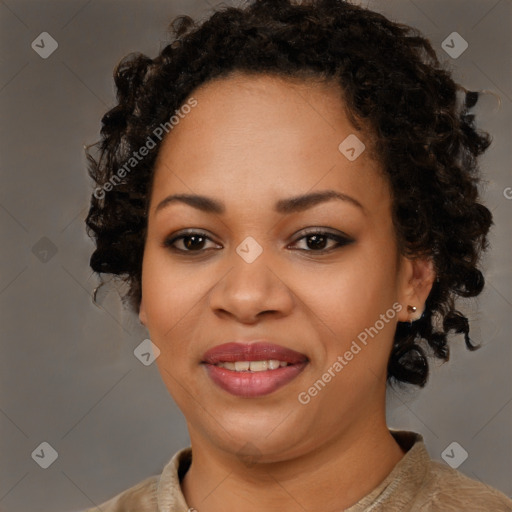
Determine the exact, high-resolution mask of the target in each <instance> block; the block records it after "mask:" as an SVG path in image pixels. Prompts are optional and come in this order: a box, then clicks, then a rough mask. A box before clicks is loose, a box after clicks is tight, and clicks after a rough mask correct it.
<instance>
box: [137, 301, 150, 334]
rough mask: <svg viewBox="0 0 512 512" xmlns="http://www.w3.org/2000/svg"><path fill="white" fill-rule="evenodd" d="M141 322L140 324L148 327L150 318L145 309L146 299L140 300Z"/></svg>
mask: <svg viewBox="0 0 512 512" xmlns="http://www.w3.org/2000/svg"><path fill="white" fill-rule="evenodd" d="M139 320H140V323H141V324H142V325H143V326H144V327H146V324H147V321H148V317H147V316H146V308H145V307H144V298H141V299H140V306H139Z"/></svg>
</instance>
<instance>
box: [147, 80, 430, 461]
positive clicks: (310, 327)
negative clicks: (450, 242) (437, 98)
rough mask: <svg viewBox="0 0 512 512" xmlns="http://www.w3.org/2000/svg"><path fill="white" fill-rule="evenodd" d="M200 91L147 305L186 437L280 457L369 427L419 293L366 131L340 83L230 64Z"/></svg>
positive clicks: (175, 141)
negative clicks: (402, 325)
mask: <svg viewBox="0 0 512 512" xmlns="http://www.w3.org/2000/svg"><path fill="white" fill-rule="evenodd" d="M193 97H194V98H195V99H196V101H197V106H195V107H194V108H193V109H191V112H190V113H189V114H187V115H186V116H185V117H184V118H183V119H182V120H180V122H179V124H178V125H177V126H175V127H174V129H173V130H172V131H171V132H170V134H169V135H168V136H167V138H166V139H165V140H164V142H163V144H162V146H161V148H160V153H159V156H158V160H157V164H156V168H155V177H154V184H153V190H152V196H151V201H150V209H149V217H148V234H147V240H146V246H145V253H144V261H143V277H142V296H143V298H142V303H141V309H140V318H141V321H142V322H143V323H144V324H145V325H146V326H147V328H148V330H149V333H150V337H151V340H152V341H153V343H154V344H155V345H156V346H157V347H158V348H159V349H160V351H161V354H160V356H159V357H158V359H157V364H158V366H159V370H160V372H161V374H162V377H163V380H164V382H165V384H166V386H167V388H168V389H169V392H170V393H171V394H172V396H173V397H174V399H175V400H176V402H177V404H178V405H179V407H180V408H181V410H182V411H183V413H184V415H185V417H186V420H187V423H188V426H189V431H190V436H191V439H192V444H194V442H196V443H200V442H202V443H205V442H206V443H209V444H210V445H213V446H215V447H216V448H218V449H220V450H223V451H224V452H230V453H234V454H236V453H239V454H241V453H243V451H244V450H248V448H247V447H248V446H250V447H251V448H250V450H249V451H252V452H253V453H257V454H258V457H261V459H262V460H268V461H276V460H285V459H288V458H290V457H295V456H300V455H301V454H303V453H306V452H307V451H309V450H312V449H316V448H318V446H320V445H322V444H324V443H329V442H332V441H334V440H335V438H336V437H337V436H341V435H348V433H349V432H361V431H362V430H364V429H368V428H371V425H374V424H377V423H378V422H381V421H382V418H383V417H384V414H383V409H384V395H385V380H386V367H387V361H388V357H389V354H390V351H391V346H392V340H393V334H394V331H395V328H396V323H397V321H407V320H408V319H409V318H410V314H409V313H407V305H408V304H412V305H416V306H418V308H420V307H421V306H422V303H421V301H422V300H423V301H424V300H425V298H426V294H427V293H428V290H427V289H426V288H425V286H424V285H423V284H421V283H423V282H424V279H423V277H424V274H425V272H424V271H423V270H422V263H421V262H415V263H413V262H411V261H409V260H407V259H405V258H403V257H401V256H400V255H399V254H398V251H397V245H396V241H395V232H394V228H393V224H392V219H391V198H390V189H389V187H388V184H387V182H386V180H385V178H384V177H383V176H382V175H381V172H380V167H379V164H378V163H377V162H376V161H374V160H372V159H371V158H370V156H369V146H370V141H369V140H368V139H367V135H366V134H365V133H360V132H358V131H356V130H355V128H354V127H353V126H352V125H351V124H350V122H349V121H348V119H347V117H346V115H345V113H344V108H343V103H342V100H341V98H340V93H339V91H338V89H337V88H336V86H334V85H330V86H328V85H320V84H313V83H306V82H298V81H295V82H292V81H289V80H283V79H278V78H272V77H269V76H248V75H242V74H239V75H236V76H232V77H230V78H224V79H221V80H218V81H214V82H210V83H207V84H206V85H204V86H202V87H201V88H199V89H198V90H196V91H195V92H194V94H193ZM347 137H350V138H349V139H348V140H347V141H346V142H345V143H344V144H342V145H341V147H340V144H341V143H342V142H343V141H345V139H347ZM355 137H357V139H356V138H355ZM358 139H359V141H358ZM361 142H362V143H364V144H365V145H366V146H367V149H366V150H363V151H362V152H361V150H362V148H363V146H362V145H361ZM359 153H360V154H359ZM358 154H359V155H358ZM174 195H181V196H182V198H181V199H180V198H179V197H178V198H174V199H172V198H171V197H172V196H174ZM183 195H185V196H186V197H185V198H183ZM187 198H188V199H187ZM424 268H427V266H426V263H425V264H424ZM424 288H425V289H424ZM427 288H428V286H427ZM250 361H253V363H254V364H252V363H251V362H250ZM257 361H266V363H261V362H260V363H257ZM248 368H249V369H248ZM315 383H316V384H315ZM244 446H245V448H243V447H244Z"/></svg>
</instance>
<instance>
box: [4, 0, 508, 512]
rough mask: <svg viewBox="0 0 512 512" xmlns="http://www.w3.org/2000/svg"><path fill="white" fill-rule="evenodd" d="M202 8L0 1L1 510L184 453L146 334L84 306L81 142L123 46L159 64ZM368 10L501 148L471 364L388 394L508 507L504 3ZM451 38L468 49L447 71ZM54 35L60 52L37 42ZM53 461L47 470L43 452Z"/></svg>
mask: <svg viewBox="0 0 512 512" xmlns="http://www.w3.org/2000/svg"><path fill="white" fill-rule="evenodd" d="M212 6H213V0H212V4H210V2H208V1H207V0H196V1H185V0H181V1H177V0H151V1H146V2H142V1H131V0H128V1H127V0H124V1H121V0H80V1H75V0H72V1H70V0H68V1H64V0H45V1H36V0H32V1H29V0H27V1H25V0H3V1H0V25H1V26H0V37H1V43H0V62H1V69H0V73H1V74H0V105H1V127H2V133H1V137H0V155H1V159H0V173H1V188H0V226H1V229H2V237H1V245H2V251H1V256H0V257H1V261H0V269H1V270H0V318H1V327H2V329H1V349H2V357H1V358H0V454H1V455H0V460H1V463H0V510H1V511H4V512H5V511H7V512H22V511H23V512H26V511H28V510H30V511H31V512H37V511H41V512H50V511H52V512H59V511H62V512H64V511H68V512H71V511H78V510H81V509H84V508H86V507H91V506H93V505H95V504H99V503H101V502H102V501H104V500H105V499H107V498H109V497H111V496H113V495H114V494H116V493H118V492H120V491H122V490H123V489H126V488H127V487H129V486H131V485H133V484H135V483H136V482H138V481H140V480H142V479H143V478H145V477H147V476H149V475H151V474H156V473H159V472H160V471H161V469H162V467H163V465H164V464H165V463H166V462H167V461H168V460H169V458H170V457H171V456H172V454H173V453H174V452H175V451H177V450H178V449H180V448H182V447H183V446H185V445H187V444H188V437H187V433H186V429H185V423H184V420H183V418H182V416H181V414H180V412H179V410H178V409H177V408H176V406H175V405H174V403H173V401H172V399H171V398H170V397H169V395H168V394H167V391H166V389H165V387H164V385H163V384H162V382H161V381H160V377H159V374H158V371H157V368H156V366H155V365H154V364H153V365H151V366H144V365H143V364H141V363H140V362H139V360H138V359H136V358H135V357H134V354H133V350H134V349H135V347H136V346H137V345H138V344H139V343H140V342H141V341H142V340H143V339H144V338H146V337H147V336H146V332H145V331H144V329H143V328H142V327H141V326H139V325H138V321H137V318H136V317H135V316H134V315H131V314H129V313H128V312H126V311H124V310H123V308H122V305H121V302H120V298H119V291H118V290H117V289H116V287H115V286H107V287H105V288H104V289H102V293H101V294H100V297H99V301H100V303H101V305H102V307H101V308H99V307H97V306H95V305H93V304H92V301H91V292H92V290H93V289H94V288H95V286H96V285H97V280H96V278H95V276H94V275H93V274H92V272H91V270H90V269H89V267H88V259H89V256H90V253H91V251H92V249H93V245H92V242H91V241H90V240H89V239H88V238H87V236H86V234H85V231H84V218H85V215H86V213H87V208H88V199H89V194H90V191H91V186H92V185H91V183H90V181H89V179H88V177H87V175H86V171H85V158H84V154H83V149H82V147H83V145H84V144H87V143H92V142H94V141H96V140H97V138H98V136H99V126H100V118H101V116H102V114H103V113H104V112H105V111H106V110H107V109H108V108H110V107H112V106H113V105H114V104H115V99H114V92H113V81H112V78H111V77H112V70H113V67H114V65H115V64H116V63H117V62H118V61H119V59H120V58H121V57H123V56H124V55H126V54H127V53H129V52H131V51H142V52H144V53H146V54H149V55H150V56H155V55H156V53H157V52H158V50H159V49H160V47H161V45H162V44H164V41H165V39H166V28H167V23H168V22H169V21H170V20H171V18H172V17H173V16H175V15H177V14H181V13H187V14H191V15H193V16H197V15H199V16H200V17H205V16H207V15H208V13H209V11H210V9H211V7H212ZM369 6H370V7H372V8H374V9H376V10H379V11H381V12H383V13H384V14H386V15H388V16H389V17H391V18H393V19H395V20H398V21H402V22H405V23H409V24H412V25H414V26H416V27H418V28H419V29H420V30H422V31H423V32H424V33H425V34H426V35H427V36H428V37H430V38H431V40H432V42H433V44H434V46H435V47H436V50H437V51H438V54H439V56H440V58H442V59H443V60H444V61H447V62H449V64H450V66H451V67H452V69H453V70H454V72H455V76H456V78H457V79H458V80H459V81H462V82H463V83H464V84H465V85H466V86H467V87H468V88H471V89H487V90H491V91H493V93H495V94H497V95H498V96H499V97H500V98H501V106H499V105H498V101H497V100H496V99H495V97H494V96H491V95H488V96H486V97H485V98H484V100H483V101H482V103H481V105H480V106H479V107H478V108H477V113H478V114H479V115H480V126H481V127H482V128H484V129H486V130H488V131H490V132H491V133H492V134H493V136H494V143H493V146H492V149H491V150H490V151H489V152H488V154H486V156H485V158H484V159H483V160H482V166H483V169H484V171H485V178H486V184H485V191H484V197H485V201H486V202H487V204H489V205H490V207H491V209H492V211H493V213H494V216H495V223H496V225H495V227H494V230H493V233H492V239H491V242H492V249H491V252H490V254H489V256H488V257H487V258H486V260H485V267H486V269H487V274H486V275H487V287H486V290H485V292H484V293H483V294H482V295H481V297H480V298H479V299H478V300H477V301H473V302H468V303H467V304H463V305H462V307H463V308H464V311H466V312H467V313H468V314H469V316H470V319H471V321H472V328H473V331H472V333H473V337H474V339H475V340H476V341H480V342H482V344H483V347H482V348H481V349H480V350H479V351H478V352H475V353H469V352H467V351H466V350H465V348H464V343H463V341H462V339H460V338H456V339H455V340H454V343H453V348H452V356H451V360H450V362H449V363H446V364H439V363H434V365H433V367H434V370H433V374H432V377H431V380H430V382H429V384H428V385H427V387H426V389H424V390H421V391H417V390H414V389H409V390H406V391H403V392H400V393H396V392H394V391H390V392H389V414H388V418H389V424H390V426H391V427H395V428H403V429H411V430H415V431H418V432H421V433H422V434H423V435H424V437H425V440H426V443H427V447H428V450H429V452H430V454H431V455H432V457H434V458H436V459H439V460H441V453H442V452H443V450H444V449H445V448H446V447H447V446H448V445H449V444H450V443H452V442H453V441H456V442H458V443H459V444H460V445H461V446H463V447H464V449H465V450H466V451H467V452H468V453H469V457H468V459H467V460H466V461H465V462H464V463H463V464H462V465H461V466H460V467H459V470H460V471H462V472H464V473H466V474H467V475H469V476H471V477H472V478H477V479H479V480H481V481H483V482H486V483H488V484H490V485H492V486H494V487H497V488H498V489H500V490H502V491H503V492H504V493H506V494H508V495H512V440H511V435H510V434H511V432H512V377H511V371H510V370H511V363H512V350H511V347H512V345H511V343H510V331H511V329H510V328H511V318H512V286H511V280H512V275H511V268H512V265H511V254H512V250H511V249H512V248H511V230H510V218H511V211H512V199H507V197H506V195H507V191H510V194H508V197H511V196H512V190H510V189H508V188H507V187H512V176H511V172H510V164H511V155H510V145H511V144H510V136H511V129H510V123H511V119H512V115H511V97H512V80H511V76H510V74H511V65H510V64H511V57H512V54H511V45H510V28H511V11H512V3H511V1H510V0H500V1H498V0H479V1H475V0H473V1H462V0H459V1H456V0H450V1H448V0H442V1H432V0H415V1H412V0H392V1H389V0H388V1H384V0H381V1H374V2H370V3H369ZM453 31H457V32H458V33H459V34H461V35H462V36H463V37H464V39H465V40H467V41H468V43H469V48H468V49H467V50H466V52H465V53H464V54H462V55H461V56H460V57H459V58H457V59H452V58H450V57H449V56H448V55H447V54H446V53H445V52H444V50H443V49H442V48H441V42H442V41H443V40H444V39H445V38H446V37H447V36H448V35H449V34H450V33H452V32H453ZM42 32H49V33H50V34H51V35H52V37H53V38H55V40H56V41H57V42H58V45H59V46H58V49H57V50H56V51H55V52H54V53H53V54H52V55H51V56H50V57H49V58H47V59H43V58H41V57H40V56H39V55H38V54H37V53H36V52H35V51H34V50H33V49H32V48H31V43H32V41H33V40H35V39H36V37H37V36H38V35H39V34H40V33H42ZM43 441H46V442H48V443H49V444H50V445H51V446H52V447H53V448H54V449H55V450H56V451H57V452H58V458H57V460H56V461H55V462H54V463H53V464H52V465H51V466H50V467H49V468H48V469H42V468H41V467H39V465H38V464H36V462H35V461H34V460H33V458H32V457H31V454H32V452H33V451H34V450H35V449H36V448H37V447H38V446H39V445H40V443H41V442H43Z"/></svg>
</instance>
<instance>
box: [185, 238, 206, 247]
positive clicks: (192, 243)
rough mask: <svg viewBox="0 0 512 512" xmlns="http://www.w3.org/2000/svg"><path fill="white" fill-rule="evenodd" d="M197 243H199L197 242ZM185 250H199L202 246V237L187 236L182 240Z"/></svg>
mask: <svg viewBox="0 0 512 512" xmlns="http://www.w3.org/2000/svg"><path fill="white" fill-rule="evenodd" d="M198 241H199V242H198ZM184 242H185V247H186V248H187V249H200V248H201V247H202V245H203V244H204V237H202V236H196V235H191V236H187V237H186V238H185V240H184Z"/></svg>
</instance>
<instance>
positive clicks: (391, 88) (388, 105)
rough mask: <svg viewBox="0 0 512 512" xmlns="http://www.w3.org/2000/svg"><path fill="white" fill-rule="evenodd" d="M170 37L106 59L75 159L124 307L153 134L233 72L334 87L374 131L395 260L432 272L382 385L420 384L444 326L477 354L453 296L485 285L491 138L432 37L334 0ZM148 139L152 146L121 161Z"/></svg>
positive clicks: (101, 259) (247, 14) (221, 15)
mask: <svg viewBox="0 0 512 512" xmlns="http://www.w3.org/2000/svg"><path fill="white" fill-rule="evenodd" d="M171 33H172V41H171V42H170V43H169V44H167V45H166V46H165V47H164V48H163V49H162V50H161V52H160V53H159V55H158V56H156V57H155V58H154V59H151V58H149V57H147V56H145V55H143V54H140V53H136V54H130V55H128V56H127V57H125V58H124V59H123V60H122V61H121V62H120V63H119V64H118V66H117V67H116V69H115V73H114V79H115V84H116V86H117V98H118V104H117V105H116V106H115V107H114V108H112V109H111V110H109V111H108V112H107V113H106V114H105V115H104V117H103V119H102V129H101V140H100V141H99V142H97V143H96V144H94V145H92V146H91V147H95V148H96V149H97V151H98V154H97V156H96V157H93V156H92V155H91V151H90V150H88V151H87V156H88V161H89V174H90V176H91V177H92V178H93V180H94V181H95V183H96V189H95V191H94V193H93V195H92V198H91V206H90V210H89V213H88V216H87V220H86V223H87V227H88V233H89V234H90V235H91V236H92V237H93V238H94V239H95V242H96V249H95V251H94V253H93V254H92V257H91V261H90V264H91V267H92V269H93V270H94V271H96V272H97V273H99V274H100V275H101V274H104V273H107V274H114V275H115V276H118V277H119V278H120V279H122V280H123V281H124V282H126V283H128V285H129V292H128V294H127V295H126V296H125V299H126V300H127V301H128V302H129V303H130V305H131V307H132V308H133V309H134V310H135V311H138V309H139V306H140V300H141V272H142V258H143V249H144V243H145V234H146V224H147V218H146V217H147V207H148V203H149V198H150V194H151V186H152V185H151V184H152V175H153V168H154V163H155V159H156V156H157V154H158V148H159V146H160V143H161V140H163V137H161V138H160V139H159V138H157V137H155V136H154V134H155V133H159V132H158V128H159V127H161V126H163V125H164V124H165V123H167V126H169V118H170V116H171V115H173V114H174V113H176V112H177V111H179V109H180V107H182V106H183V104H184V102H185V100H186V99H187V98H190V96H191V94H192V92H193V91H194V90H195V89H196V88H197V87H198V86H200V85H201V84H204V83H206V82H208V81H209V80H212V79H214V78H221V77H226V76H228V75H229V74H230V73H232V72H248V73H263V74H272V75H277V76H281V77H288V78H302V79H307V78H308V77H309V78H312V77H313V78H314V77H316V78H318V79H321V80H330V81H335V83H337V84H339V86H340V87H341V90H342V92H343V100H344V103H345V105H346V108H347V111H348V114H349V116H350V120H351V122H352V123H353V124H354V125H355V127H356V128H360V127H361V126H363V127H364V128H365V129H367V130H369V131H370V133H371V135H372V140H373V141H374V151H375V153H376V155H377V156H378V158H379V160H380V162H381V163H382V167H383V168H384V169H385V172H386V175H387V178H388V180H389V183H390V184H391V189H392V200H393V222H394V226H395V228H396V233H397V240H398V246H399V249H400V251H401V253H402V254H404V255H406V256H409V257H425V256H426V257H431V258H432V260H433V263H434V267H435V271H436V274H437V280H436V282H435V283H434V285H433V288H432V291H431V293H430V295H429V297H428V299H427V302H426V309H425V313H424V314H423V316H422V317H421V318H420V319H419V320H417V321H415V322H413V323H412V324H409V323H399V324H398V327H397V330H396V334H395V338H394V345H393V349H392V352H391V355H390V359H389V364H388V382H392V383H393V382H394V383H398V382H400V381H401V382H407V383H412V384H416V385H419V386H424V385H425V383H426V381H427V377H428V373H429V367H428V362H427V355H429V354H433V355H434V356H435V357H438V358H440V359H443V360H447V359H448V356H449V347H448V340H447V335H448V334H449V332H450V331H454V332H455V333H462V334H463V335H464V338H465V343H466V346H467V347H468V348H469V349H470V350H474V349H475V348H477V347H476V346H475V345H474V344H473V343H472V341H471V340H470V338H469V323H468V320H467V318H466V317H465V316H464V315H463V314H461V313H460V312H459V311H458V310H457V309H456V307H455V299H456V298H457V296H461V297H474V296H476V295H478V294H479V293H480V292H481V290H482V288H483V285H484V279H483V276H482V273H481V271H480V270H479V269H478V268H477V264H478V262H479V258H480V255H481V252H482V250H484V249H486V247H487V245H488V241H487V233H488V231H489V228H490V226H491V224H492V215H491V213H490V211H489V210H488V209H487V208H486V207H485V206H483V205H482V204H480V202H479V193H478V188H477V187H478V182H479V176H478V165H477V157H478V156H479V155H480V154H482V153H483V152H484V151H485V150H486V149H487V148H488V146H489V144H490V138H489V136H488V134H486V133H482V132H479V131H477V129H476V128H475V124H474V115H473V114H471V113H470V109H471V108H472V107H473V106H474V105H475V103H476V102H477V100H478V93H475V92H470V91H467V90H466V89H464V88H463V87H461V86H460V85H458V84H456V83H455V82H454V80H453V79H452V77H451V73H450V71H449V70H447V69H446V68H445V67H443V66H442V65H441V64H440V62H439V61H438V59H437V57H436V54H435V51H434V50H433V48H432V46H431V44H430V42H429V41H428V40H427V39H426V38H424V37H423V36H422V35H421V34H420V33H419V32H418V31H417V30H415V29H413V28H411V27H409V26H406V25H403V24H398V23H395V22H392V21H390V20H388V19H387V18H385V17H384V16H382V15H381V14H378V13H376V12H373V11H371V10H368V9H366V8H363V7H359V6H356V5H352V4H350V3H348V2H346V1H343V0H304V1H302V2H296V1H293V0H255V1H252V2H250V3H249V5H247V6H245V7H240V8H236V7H230V6H223V7H220V8H218V9H217V11H216V12H215V13H214V14H213V15H212V16H211V17H210V18H209V19H207V20H206V21H204V22H202V23H197V22H195V21H194V20H192V19H191V18H190V17H188V16H180V17H178V18H175V19H174V21H173V22H172V23H171ZM176 119H177V117H176ZM155 130H157V131H156V132H155ZM160 131H162V130H161V128H160ZM150 138H151V140H152V142H153V145H154V146H155V147H154V148H151V149H150V151H148V152H147V153H148V154H147V155H146V156H145V157H144V158H140V160H139V159H138V160H137V164H136V166H133V167H134V168H133V169H130V168H129V167H127V162H128V161H130V159H131V158H134V154H136V153H137V151H138V150H139V149H140V148H141V147H143V146H145V145H146V146H147V145H148V140H149V139H150ZM154 139H157V140H154ZM132 164H133V162H132ZM121 169H124V172H120V170H121Z"/></svg>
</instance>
